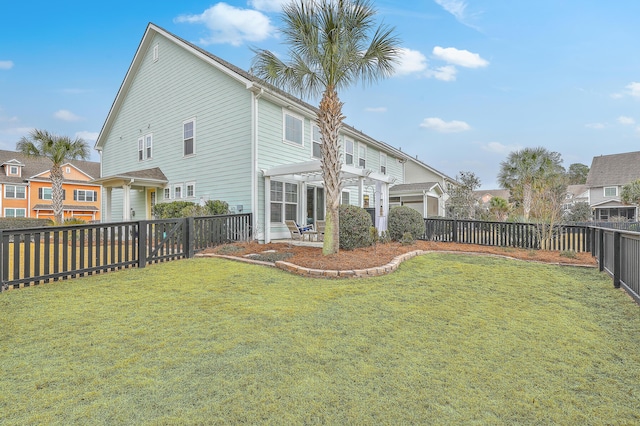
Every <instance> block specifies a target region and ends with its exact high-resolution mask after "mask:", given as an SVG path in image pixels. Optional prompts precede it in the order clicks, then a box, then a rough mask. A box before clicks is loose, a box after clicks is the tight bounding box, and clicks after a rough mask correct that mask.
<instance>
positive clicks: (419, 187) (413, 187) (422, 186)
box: [389, 182, 439, 193]
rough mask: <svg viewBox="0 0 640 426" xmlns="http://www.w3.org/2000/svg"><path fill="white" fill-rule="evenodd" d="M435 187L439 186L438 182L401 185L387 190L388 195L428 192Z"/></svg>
mask: <svg viewBox="0 0 640 426" xmlns="http://www.w3.org/2000/svg"><path fill="white" fill-rule="evenodd" d="M436 185H439V183H438V182H420V183H401V184H398V185H394V186H392V187H391V188H389V193H397V192H416V191H429V190H431V189H432V188H433V187H434V186H436Z"/></svg>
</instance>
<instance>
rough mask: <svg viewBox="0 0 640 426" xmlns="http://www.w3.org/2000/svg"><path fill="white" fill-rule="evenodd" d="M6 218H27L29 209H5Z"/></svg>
mask: <svg viewBox="0 0 640 426" xmlns="http://www.w3.org/2000/svg"><path fill="white" fill-rule="evenodd" d="M4 217H27V209H4Z"/></svg>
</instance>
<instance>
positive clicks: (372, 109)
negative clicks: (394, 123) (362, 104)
mask: <svg viewBox="0 0 640 426" xmlns="http://www.w3.org/2000/svg"><path fill="white" fill-rule="evenodd" d="M364 110H365V111H367V112H387V107H367V108H365V109H364Z"/></svg>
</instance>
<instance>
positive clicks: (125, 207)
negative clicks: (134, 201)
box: [122, 183, 131, 221]
mask: <svg viewBox="0 0 640 426" xmlns="http://www.w3.org/2000/svg"><path fill="white" fill-rule="evenodd" d="M130 189H131V185H129V184H126V183H125V184H123V185H122V220H123V221H129V220H131V193H130Z"/></svg>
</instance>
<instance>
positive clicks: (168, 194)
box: [163, 188, 171, 200]
mask: <svg viewBox="0 0 640 426" xmlns="http://www.w3.org/2000/svg"><path fill="white" fill-rule="evenodd" d="M163 195H164V199H165V200H169V199H171V188H165V189H164V194H163Z"/></svg>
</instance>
